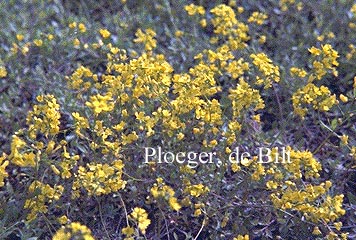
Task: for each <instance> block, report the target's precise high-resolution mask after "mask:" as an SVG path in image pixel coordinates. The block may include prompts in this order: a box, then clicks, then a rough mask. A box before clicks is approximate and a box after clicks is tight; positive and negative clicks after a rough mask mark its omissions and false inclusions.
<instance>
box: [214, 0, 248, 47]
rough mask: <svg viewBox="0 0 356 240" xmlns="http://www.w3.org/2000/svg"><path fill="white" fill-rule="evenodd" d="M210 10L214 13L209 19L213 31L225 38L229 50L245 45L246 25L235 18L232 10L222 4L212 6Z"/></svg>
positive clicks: (246, 38) (246, 37)
mask: <svg viewBox="0 0 356 240" xmlns="http://www.w3.org/2000/svg"><path fill="white" fill-rule="evenodd" d="M210 12H211V13H212V14H213V15H214V18H213V19H212V20H211V22H212V24H213V26H214V33H215V34H218V35H222V36H223V37H225V38H226V40H227V43H228V46H229V47H230V49H231V50H236V49H243V48H245V47H246V41H248V40H249V39H250V37H249V36H248V30H249V29H248V26H247V25H246V24H244V23H242V22H239V21H238V20H237V19H236V15H235V12H234V10H233V9H232V8H231V7H229V6H227V5H224V4H221V5H218V6H216V7H214V8H213V9H212V10H210Z"/></svg>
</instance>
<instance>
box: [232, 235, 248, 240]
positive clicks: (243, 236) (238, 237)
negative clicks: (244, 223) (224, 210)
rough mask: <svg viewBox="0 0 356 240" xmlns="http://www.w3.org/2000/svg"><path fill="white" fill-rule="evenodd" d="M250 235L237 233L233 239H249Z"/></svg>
mask: <svg viewBox="0 0 356 240" xmlns="http://www.w3.org/2000/svg"><path fill="white" fill-rule="evenodd" d="M249 239H250V237H249V236H248V235H247V234H246V235H238V236H237V237H234V239H233V240H249Z"/></svg>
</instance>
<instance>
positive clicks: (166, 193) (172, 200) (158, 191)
mask: <svg viewBox="0 0 356 240" xmlns="http://www.w3.org/2000/svg"><path fill="white" fill-rule="evenodd" d="M150 191H151V194H152V196H153V197H154V198H155V199H159V198H162V199H164V200H166V201H167V202H168V204H169V206H170V207H171V208H172V209H173V210H175V211H179V209H180V208H181V205H180V204H179V203H178V199H177V198H176V197H174V195H175V192H174V190H173V188H171V187H170V186H167V185H166V184H165V183H164V182H163V179H162V178H157V183H155V184H154V185H153V187H152V188H151V190H150Z"/></svg>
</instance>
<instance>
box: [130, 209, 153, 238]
mask: <svg viewBox="0 0 356 240" xmlns="http://www.w3.org/2000/svg"><path fill="white" fill-rule="evenodd" d="M130 217H131V218H132V220H134V221H135V223H136V224H137V225H138V228H139V229H140V231H141V232H142V233H143V234H145V233H146V229H147V227H148V226H149V225H150V224H151V220H150V219H149V218H148V214H147V212H146V210H145V209H143V208H139V207H135V208H134V209H133V211H132V213H131V214H130Z"/></svg>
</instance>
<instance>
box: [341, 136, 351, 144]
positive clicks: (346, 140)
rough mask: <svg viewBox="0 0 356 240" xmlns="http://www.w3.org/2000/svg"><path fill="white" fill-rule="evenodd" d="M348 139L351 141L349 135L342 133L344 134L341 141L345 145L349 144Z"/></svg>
mask: <svg viewBox="0 0 356 240" xmlns="http://www.w3.org/2000/svg"><path fill="white" fill-rule="evenodd" d="M348 141H349V136H347V135H342V136H341V142H342V143H343V144H344V145H347V144H348Z"/></svg>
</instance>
